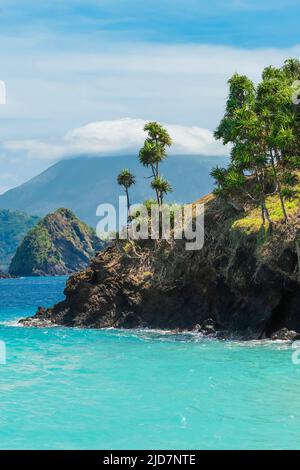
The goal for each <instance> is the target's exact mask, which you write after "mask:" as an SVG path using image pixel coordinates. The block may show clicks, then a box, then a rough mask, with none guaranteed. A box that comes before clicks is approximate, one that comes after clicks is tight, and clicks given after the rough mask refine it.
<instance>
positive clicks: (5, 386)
mask: <svg viewBox="0 0 300 470" xmlns="http://www.w3.org/2000/svg"><path fill="white" fill-rule="evenodd" d="M64 284H65V278H27V279H8V280H1V281H0V322H1V325H0V340H1V341H5V343H6V348H7V363H6V365H0V393H1V400H0V447H1V449H150V448H154V449H263V448H269V449H291V448H298V449H299V448H300V405H299V393H300V365H298V366H297V365H293V363H292V361H291V355H292V352H293V350H292V349H291V345H288V344H286V343H280V342H277V343H273V344H271V343H270V342H265V343H263V342H261V343H259V342H251V343H238V342H229V341H216V340H207V339H203V338H201V337H200V336H197V335H194V336H193V335H190V334H186V335H185V334H181V335H175V334H171V333H162V332H151V331H119V330H105V331H97V330H81V329H67V328H47V329H34V328H25V327H18V326H16V323H15V320H16V319H18V318H20V317H22V316H25V315H28V314H32V313H34V311H35V310H36V308H37V306H38V305H50V304H52V303H53V302H55V301H57V300H59V299H61V298H63V288H64ZM158 314H159V312H158Z"/></svg>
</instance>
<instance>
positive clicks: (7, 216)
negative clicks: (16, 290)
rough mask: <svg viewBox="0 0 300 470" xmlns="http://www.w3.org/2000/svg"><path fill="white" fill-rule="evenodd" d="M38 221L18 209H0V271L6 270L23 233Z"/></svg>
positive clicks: (36, 218)
mask: <svg viewBox="0 0 300 470" xmlns="http://www.w3.org/2000/svg"><path fill="white" fill-rule="evenodd" d="M38 221H39V218H38V217H32V216H30V215H27V214H25V213H24V212H20V211H10V210H6V209H0V271H7V270H8V267H9V264H10V261H11V259H12V257H13V255H14V254H15V252H16V249H17V247H18V245H19V243H20V241H21V240H22V239H23V238H24V236H25V234H26V233H27V232H28V231H29V230H30V229H31V228H33V227H34V226H35V225H36V224H37V223H38Z"/></svg>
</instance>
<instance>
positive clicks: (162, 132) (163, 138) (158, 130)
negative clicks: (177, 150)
mask: <svg viewBox="0 0 300 470" xmlns="http://www.w3.org/2000/svg"><path fill="white" fill-rule="evenodd" d="M144 131H145V132H147V133H148V137H147V138H146V140H145V143H144V146H143V147H142V148H141V150H140V152H139V161H140V163H141V164H142V165H144V166H146V167H150V168H151V172H152V174H151V176H150V178H154V179H155V178H158V177H159V164H160V163H161V162H162V161H163V160H164V159H165V158H166V157H167V153H166V148H167V147H170V146H171V145H172V139H171V137H170V136H169V134H168V131H167V130H166V129H165V128H164V127H163V126H162V125H161V124H159V123H158V122H155V121H153V122H148V123H147V124H146V125H145V127H144ZM152 187H153V188H154V189H155V192H156V199H157V204H158V205H159V204H160V201H159V193H158V190H157V189H156V188H155V185H154V186H153V185H152Z"/></svg>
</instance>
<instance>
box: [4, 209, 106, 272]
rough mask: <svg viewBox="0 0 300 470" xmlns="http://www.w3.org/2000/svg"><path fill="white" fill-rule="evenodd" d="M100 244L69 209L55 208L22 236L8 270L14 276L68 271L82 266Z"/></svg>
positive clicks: (89, 229)
mask: <svg viewBox="0 0 300 470" xmlns="http://www.w3.org/2000/svg"><path fill="white" fill-rule="evenodd" d="M102 247H103V244H102V242H101V241H100V240H99V239H98V238H97V237H96V234H95V232H94V231H93V230H92V229H91V228H90V227H88V226H87V225H86V224H85V223H83V222H81V221H80V220H79V219H78V218H77V217H76V216H75V214H74V213H73V212H72V211H70V210H69V209H58V210H57V211H56V212H55V213H53V214H48V215H47V216H46V217H45V218H44V219H42V220H41V221H40V222H39V223H38V224H37V225H36V227H34V228H33V229H32V230H30V232H29V233H28V234H27V235H26V236H25V238H24V240H23V241H22V243H21V244H20V245H19V247H18V249H17V251H16V254H15V255H14V257H13V259H12V262H11V265H10V268H9V272H10V274H12V275H15V276H48V275H49V276H51V275H64V274H69V273H72V272H74V271H80V270H81V269H84V268H85V267H86V266H87V265H88V263H89V261H90V259H91V257H93V256H94V254H95V252H96V251H97V250H100V249H101V248H102Z"/></svg>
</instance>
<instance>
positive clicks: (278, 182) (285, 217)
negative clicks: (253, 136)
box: [271, 150, 288, 222]
mask: <svg viewBox="0 0 300 470" xmlns="http://www.w3.org/2000/svg"><path fill="white" fill-rule="evenodd" d="M271 164H272V169H273V174H274V178H275V183H276V187H277V188H276V192H277V194H278V196H279V199H280V204H281V209H282V213H283V216H284V221H285V222H287V221H288V216H287V212H286V209H285V204H284V200H283V197H282V194H281V184H280V180H279V178H278V174H277V170H276V165H275V161H274V156H273V152H272V150H271Z"/></svg>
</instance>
